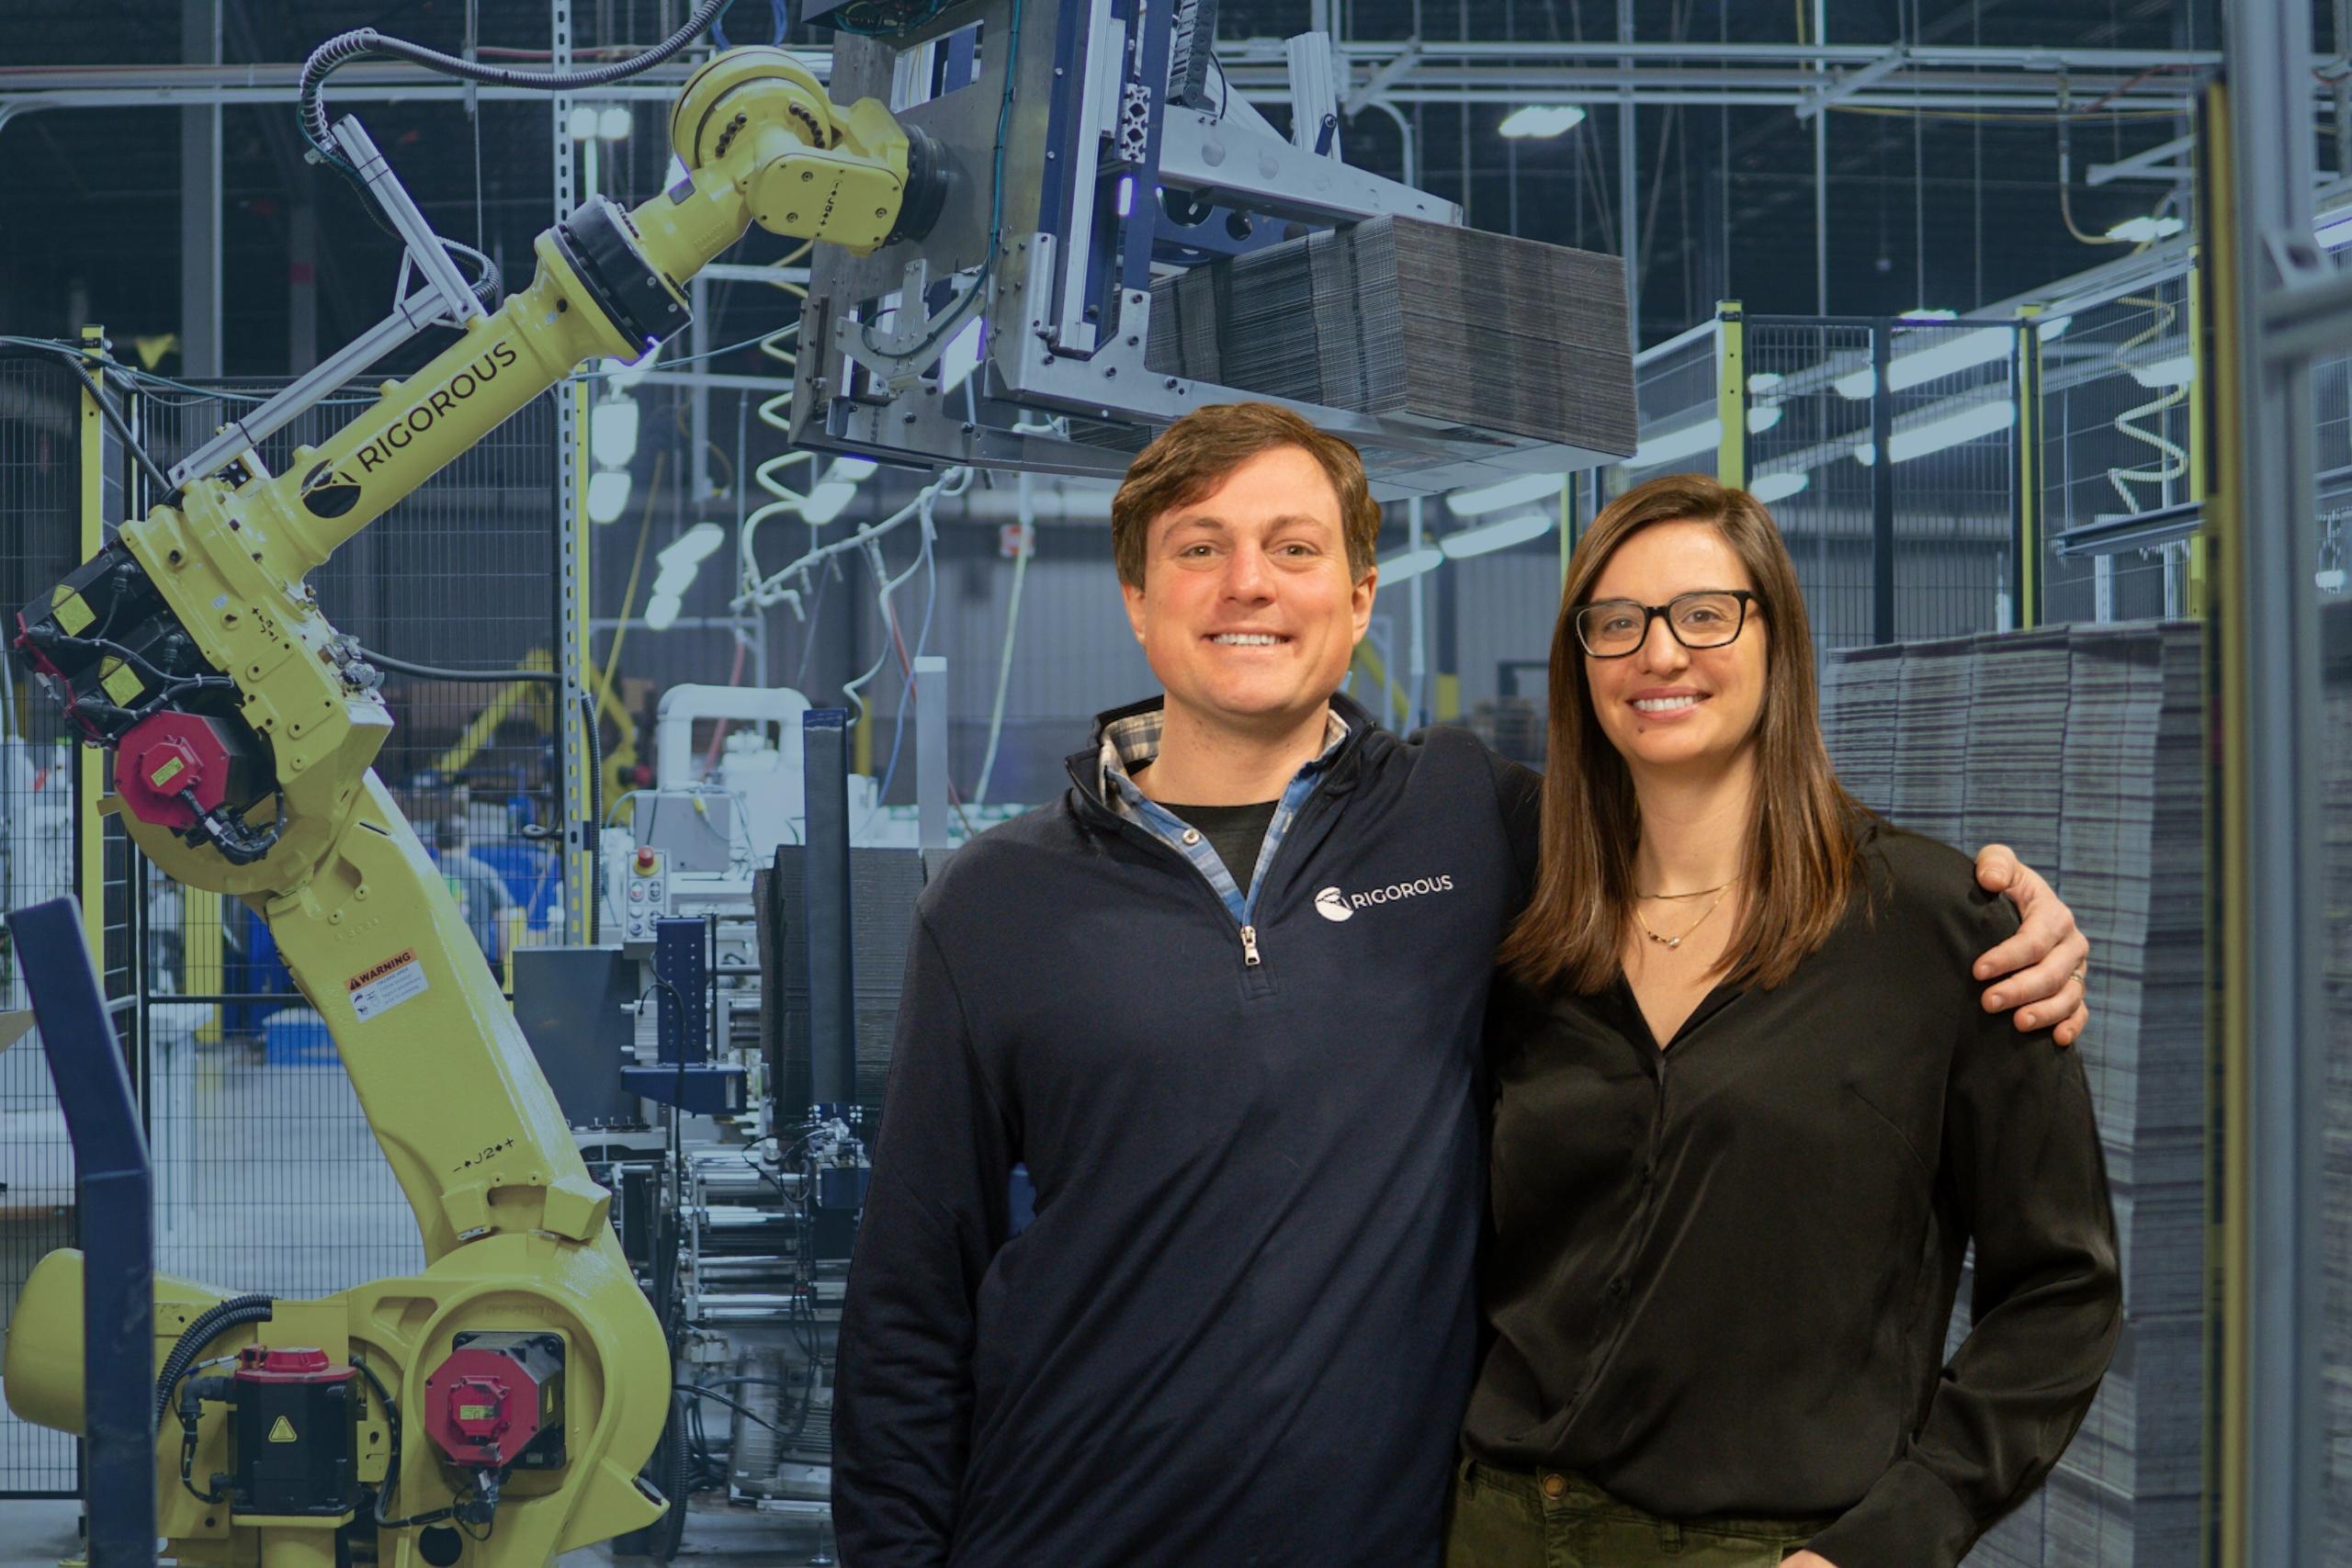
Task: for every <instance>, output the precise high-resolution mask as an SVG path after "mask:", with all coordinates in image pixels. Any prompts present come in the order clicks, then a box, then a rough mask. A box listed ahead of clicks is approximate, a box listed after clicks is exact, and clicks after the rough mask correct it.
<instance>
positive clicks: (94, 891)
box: [68, 327, 112, 990]
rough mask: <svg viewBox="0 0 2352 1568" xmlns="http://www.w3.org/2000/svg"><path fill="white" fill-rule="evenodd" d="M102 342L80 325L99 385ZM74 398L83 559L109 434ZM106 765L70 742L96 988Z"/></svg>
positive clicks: (102, 533)
mask: <svg viewBox="0 0 2352 1568" xmlns="http://www.w3.org/2000/svg"><path fill="white" fill-rule="evenodd" d="M105 344H106V329H105V328H104V327H84V328H83V329H82V348H83V352H84V353H85V354H87V355H89V356H90V362H91V363H90V367H89V368H90V377H91V379H93V380H94V381H96V383H97V384H98V385H99V386H100V387H104V386H105V385H106V376H107V373H106V368H105V367H104V365H103V364H102V363H101V357H102V355H103V354H104V351H105ZM80 397H81V404H82V418H81V442H80V446H81V456H82V475H81V478H82V493H81V505H80V508H79V513H80V518H81V529H80V533H79V536H78V537H76V539H75V540H74V547H75V549H76V550H77V552H78V553H77V554H76V556H75V557H74V558H75V559H76V560H77V561H84V560H88V559H89V558H91V557H92V556H94V555H96V554H97V553H98V551H100V550H101V549H103V548H105V547H106V542H107V538H106V535H107V522H108V521H109V519H108V518H107V503H106V496H107V486H106V479H107V447H108V446H109V445H110V444H111V440H112V435H111V433H110V432H109V431H108V430H107V425H106V421H105V420H104V418H102V417H101V416H100V414H99V412H98V400H97V399H96V398H95V397H93V396H92V395H91V394H90V391H89V389H87V388H84V389H82V392H81V394H80ZM68 739H69V743H71V738H70V737H69V738H68ZM106 766H107V754H106V753H105V752H103V751H98V750H92V749H91V748H89V747H85V746H81V745H75V746H74V897H77V898H79V899H80V900H81V903H82V935H83V939H84V940H85V942H88V943H89V944H90V955H91V957H92V958H93V959H94V960H96V963H97V965H98V982H99V987H100V989H101V990H103V989H104V988H105V985H106V975H107V961H106V960H107V851H106V823H105V821H104V819H103V818H101V817H100V816H99V815H98V807H99V803H100V801H101V800H102V799H103V798H104V796H105V794H106Z"/></svg>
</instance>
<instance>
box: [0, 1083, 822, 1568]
mask: <svg viewBox="0 0 2352 1568" xmlns="http://www.w3.org/2000/svg"><path fill="white" fill-rule="evenodd" d="M12 1055H21V1053H15V1054H12ZM6 1061H7V1058H6V1057H0V1070H5V1065H6ZM7 1087H8V1085H7V1084H6V1081H5V1080H0V1090H6V1089H7ZM155 1089H156V1092H155V1101H154V1106H153V1116H154V1126H153V1133H152V1134H151V1146H152V1149H153V1157H154V1164H155V1174H156V1204H155V1210H156V1248H155V1250H156V1266H157V1268H158V1269H160V1270H162V1271H164V1272H168V1273H174V1274H178V1275H181V1276H183V1277H187V1278H193V1279H198V1280H207V1281H209V1282H212V1283H215V1284H218V1285H220V1286H222V1287H224V1288H227V1289H231V1290H236V1291H249V1290H260V1291H266V1292H270V1293H272V1294H275V1295H282V1296H294V1297H303V1296H321V1295H329V1294H332V1293H334V1292H336V1291H340V1290H343V1289H345V1288H347V1287H349V1286H352V1285H356V1284H359V1283H362V1282H364V1281H366V1280H374V1279H382V1278H384V1277H386V1276H388V1275H396V1274H401V1273H405V1272H408V1271H409V1270H411V1269H414V1268H416V1267H418V1266H419V1264H420V1263H421V1262H422V1256H421V1251H420V1249H419V1247H418V1245H417V1239H416V1224H415V1221H414V1220H413V1218H412V1217H411V1216H410V1214H409V1212H408V1206H407V1204H406V1203H405V1202H404V1201H402V1199H401V1194H400V1190H399V1188H398V1186H397V1185H396V1184H395V1183H394V1182H393V1181H392V1178H391V1172H390V1168H388V1167H386V1165H385V1164H384V1160H383V1156H382V1155H381V1154H380V1153H379V1151H378V1149H377V1147H376V1144H375V1140H374V1138H373V1137H372V1136H371V1135H370V1134H369V1133H368V1123H367V1121H366V1118H365V1117H363V1116H362V1115H361V1114H360V1111H359V1105H358V1101H357V1099H356V1097H355V1096H354V1095H353V1093H352V1090H351V1083H350V1080H349V1079H348V1078H346V1077H345V1076H344V1074H343V1072H342V1070H341V1067H340V1066H339V1065H337V1064H336V1063H334V1061H333V1060H331V1059H330V1060H326V1061H321V1062H317V1063H315V1064H310V1065H302V1066H297V1065H293V1064H290V1063H267V1062H265V1061H264V1060H263V1059H262V1053H261V1052H260V1051H259V1050H257V1049H246V1048H243V1047H241V1046H209V1047H201V1048H198V1047H194V1046H188V1045H186V1044H180V1045H175V1046H171V1047H167V1048H164V1049H161V1050H159V1051H158V1053H157V1060H156V1063H155ZM8 1106H21V1107H22V1108H23V1114H22V1115H20V1116H18V1117H17V1122H26V1125H23V1126H19V1125H17V1124H16V1123H15V1122H10V1123H7V1124H6V1125H5V1126H0V1132H6V1134H7V1142H8V1143H9V1144H11V1145H17V1146H20V1147H23V1148H33V1147H35V1145H42V1144H46V1143H50V1142H51V1141H53V1142H54V1144H56V1145H62V1139H63V1128H62V1123H61V1124H59V1125H57V1126H54V1127H48V1126H46V1123H45V1122H42V1118H43V1116H46V1117H47V1118H48V1119H49V1120H54V1119H55V1113H54V1111H53V1110H51V1109H49V1103H48V1102H47V1101H46V1100H45V1097H43V1096H36V1095H30V1094H19V1095H16V1096H13V1097H6V1096H0V1108H6V1107H8ZM34 1122H42V1124H41V1125H40V1126H33V1125H32V1123H34ZM36 1134H43V1135H36ZM52 1152H53V1153H54V1155H55V1157H53V1158H51V1159H50V1160H48V1161H47V1163H46V1164H45V1165H44V1166H43V1169H47V1168H48V1167H49V1166H54V1167H55V1168H56V1170H57V1171H59V1172H70V1169H71V1167H70V1166H68V1165H66V1164H65V1163H64V1160H63V1156H62V1149H56V1150H53V1151H52ZM34 1174H38V1173H34ZM0 1179H5V1177H0ZM8 1190H9V1191H10V1193H11V1196H12V1197H14V1198H16V1199H17V1201H20V1202H29V1201H31V1198H30V1196H28V1194H30V1195H31V1196H38V1194H33V1193H32V1182H31V1180H30V1179H29V1177H28V1178H27V1179H24V1180H19V1181H17V1182H15V1183H12V1184H11V1186H10V1188H9V1189H8ZM68 1191H69V1192H70V1189H69V1190H68ZM63 1201H66V1202H70V1201H71V1198H70V1195H69V1196H67V1197H66V1198H65V1199H64V1200H63ZM43 1234H44V1235H46V1234H47V1233H43ZM62 1239H63V1235H62V1234H61V1235H58V1236H55V1237H51V1239H49V1240H47V1241H45V1242H43V1243H42V1244H41V1246H40V1247H14V1248H10V1247H5V1246H0V1302H9V1301H13V1300H14V1298H15V1294H16V1291H17V1287H18V1286H19V1285H21V1284H22V1282H23V1281H22V1280H21V1278H17V1279H11V1278H6V1277H5V1276H6V1275H7V1274H8V1273H10V1272H11V1271H12V1270H11V1269H10V1268H8V1267H7V1265H9V1264H10V1263H11V1262H12V1261H13V1262H15V1263H16V1264H17V1265H18V1266H20V1267H22V1268H27V1269H28V1268H29V1267H30V1265H31V1263H32V1261H33V1259H34V1258H36V1257H38V1256H39V1253H40V1250H43V1249H45V1247H48V1246H55V1245H59V1244H60V1243H61V1242H62ZM5 1240H6V1235H5V1234H0V1241H5ZM0 1322H5V1314H0ZM72 1466H73V1451H72V1449H71V1447H70V1445H68V1444H67V1443H66V1442H65V1440H64V1439H62V1438H56V1437H54V1436H53V1435H52V1434H49V1433H44V1432H39V1431H36V1430H33V1429H31V1428H28V1427H24V1426H22V1425H21V1424H20V1423H17V1421H16V1420H15V1418H14V1417H13V1416H11V1415H9V1413H8V1412H7V1411H6V1409H5V1408H0V1485H16V1486H23V1487H36V1486H63V1485H70V1484H72V1483H73V1469H72ZM80 1513H81V1510H80V1505H78V1504H76V1503H72V1502H62V1503H56V1502H44V1503H23V1502H0V1568H57V1563H58V1562H59V1560H60V1559H62V1558H65V1557H69V1556H76V1555H78V1554H79V1551H80V1546H79V1544H78V1541H77V1538H76V1530H75V1525H76V1521H77V1520H78V1519H79V1517H80ZM830 1544H831V1530H830V1529H829V1528H828V1527H827V1526H825V1525H824V1524H822V1523H812V1522H810V1521H807V1520H803V1519H800V1518H798V1517H794V1516H790V1515H780V1514H762V1513H758V1512H756V1511H754V1510H752V1509H748V1508H737V1507H731V1506H728V1505H727V1504H726V1503H724V1502H722V1501H719V1500H718V1499H717V1498H716V1497H715V1496H706V1497H704V1498H702V1499H700V1500H698V1501H697V1502H696V1503H695V1506H694V1509H693V1512H692V1513H691V1515H690V1516H689V1517H688V1519H687V1524H686V1536H685V1544H684V1548H683V1549H682V1550H681V1551H680V1553H679V1558H678V1560H679V1561H680V1562H710V1563H718V1564H745V1565H748V1564H751V1563H754V1562H756V1563H758V1564H760V1565H761V1568H799V1565H800V1564H804V1563H808V1562H811V1561H818V1562H824V1561H830V1558H828V1557H826V1556H824V1555H823V1553H824V1552H825V1551H826V1549H827V1548H829V1547H830ZM644 1561H645V1560H644V1559H639V1558H622V1559H619V1560H618V1562H620V1563H622V1564H630V1563H640V1562H644ZM615 1562H616V1559H615V1558H614V1556H613V1554H612V1552H611V1551H610V1550H609V1549H607V1548H605V1547H595V1548H591V1549H588V1550H585V1551H574V1552H569V1553H566V1554H565V1556H564V1558H563V1559H562V1562H561V1563H560V1568H610V1565H612V1564H614V1563H615ZM464 1568H474V1565H473V1563H472V1562H471V1561H470V1559H469V1560H468V1562H467V1563H466V1564H465V1565H464ZM501 1568H541V1565H538V1564H527V1565H526V1564H502V1565H501Z"/></svg>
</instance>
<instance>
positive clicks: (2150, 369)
mask: <svg viewBox="0 0 2352 1568" xmlns="http://www.w3.org/2000/svg"><path fill="white" fill-rule="evenodd" d="M2131 379H2133V380H2134V381H2137V382H2139V383H2140V385H2142V386H2143V387H2146V388H2149V389H2152V390H2154V389H2162V388H2165V387H2186V386H2188V384H2189V383H2190V382H2191V381H2194V380H2196V379H2197V356H2196V355H2193V354H2176V355H2173V356H2172V357H2171V358H2169V359H2159V360H2157V361H2156V362H2155V363H2154V364H2153V365H2134V366H2132V367H2131Z"/></svg>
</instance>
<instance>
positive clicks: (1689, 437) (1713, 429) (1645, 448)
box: [1625, 419, 1724, 468]
mask: <svg viewBox="0 0 2352 1568" xmlns="http://www.w3.org/2000/svg"><path fill="white" fill-rule="evenodd" d="M1723 441H1724V422H1723V421H1722V420H1719V419H1710V420H1702V422H1700V423H1697V424H1687V425H1684V426H1683V427H1682V428H1681V429H1680V430H1669V431H1668V432H1667V433H1666V434H1664V435H1653V436H1651V437H1650V438H1649V439H1648V440H1647V441H1645V442H1643V443H1642V445H1641V449H1640V450H1639V451H1637V452H1635V453H1634V455H1633V456H1632V457H1628V458H1626V459H1625V466H1626V467H1627V468H1656V467H1657V466H1658V465H1659V464H1660V463H1670V462H1672V461H1674V459H1675V458H1677V457H1696V456H1697V455H1698V454H1699V453H1702V452H1712V451H1713V450H1714V449H1715V448H1716V447H1718V446H1722V445H1723Z"/></svg>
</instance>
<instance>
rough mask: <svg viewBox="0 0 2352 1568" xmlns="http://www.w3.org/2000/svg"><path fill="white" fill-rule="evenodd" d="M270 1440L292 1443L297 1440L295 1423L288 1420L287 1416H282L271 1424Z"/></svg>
mask: <svg viewBox="0 0 2352 1568" xmlns="http://www.w3.org/2000/svg"><path fill="white" fill-rule="evenodd" d="M269 1440H270V1441H271V1442H273V1443H290V1442H293V1441H295V1437H294V1423H293V1422H291V1421H288V1419H287V1418H286V1417H285V1416H279V1417H278V1418H277V1420H276V1421H275V1422H273V1423H272V1424H271V1426H270V1428H269Z"/></svg>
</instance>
